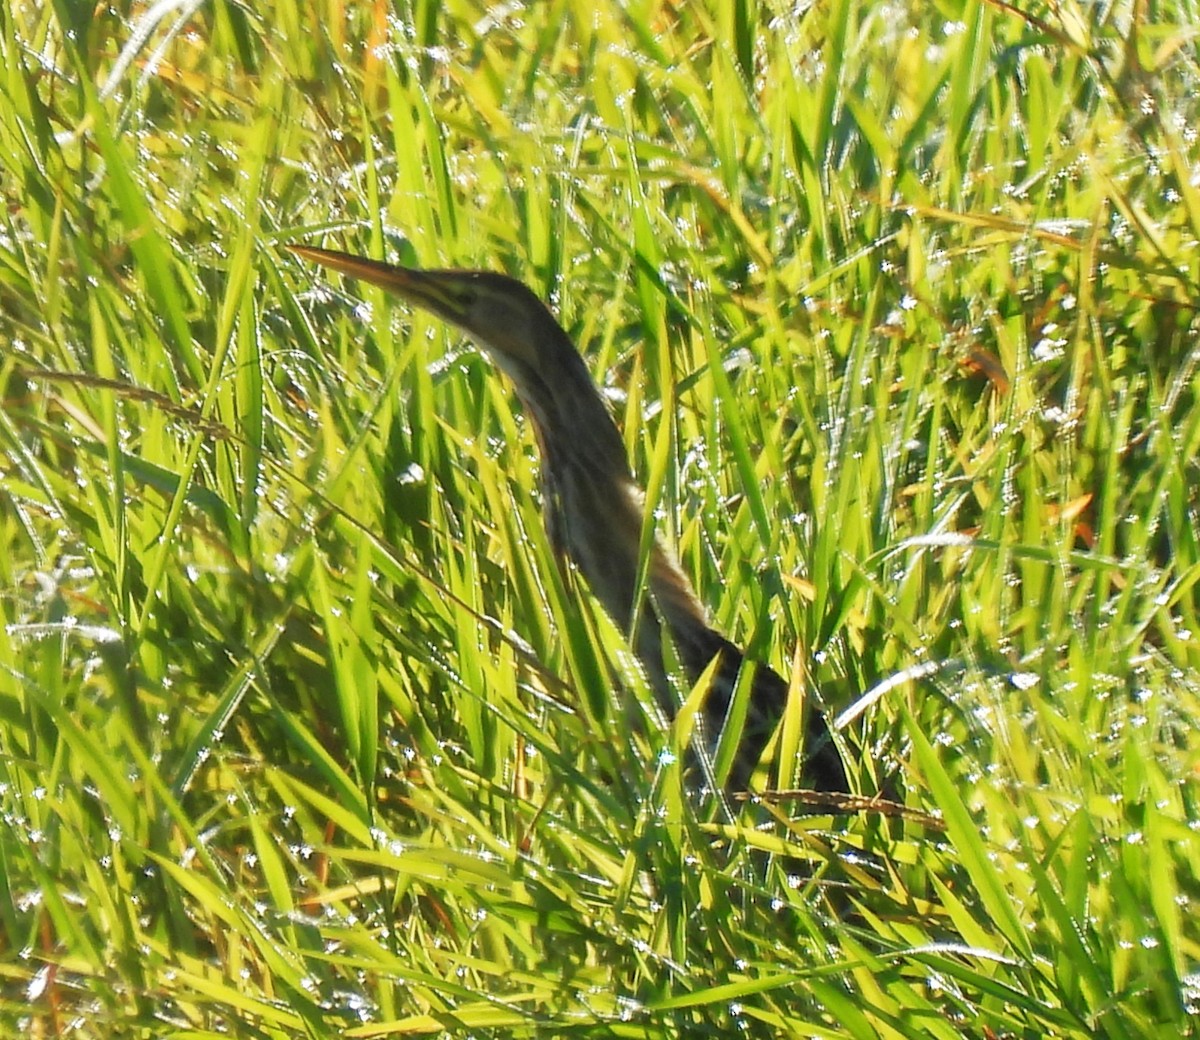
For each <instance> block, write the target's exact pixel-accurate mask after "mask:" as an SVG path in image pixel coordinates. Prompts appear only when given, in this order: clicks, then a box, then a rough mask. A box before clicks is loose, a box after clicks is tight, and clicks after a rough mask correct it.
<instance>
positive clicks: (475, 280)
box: [287, 245, 574, 390]
mask: <svg viewBox="0 0 1200 1040" xmlns="http://www.w3.org/2000/svg"><path fill="white" fill-rule="evenodd" d="M287 248H288V249H290V250H291V251H292V252H293V253H295V254H296V255H297V256H301V257H303V258H304V259H306V260H312V261H314V262H315V263H318V264H321V265H322V266H323V267H328V268H330V269H331V270H334V271H338V272H340V273H341V274H344V275H349V276H351V277H354V278H360V279H362V280H363V281H364V282H369V283H371V284H372V285H378V286H379V287H380V288H382V289H385V290H387V291H388V292H390V293H392V294H393V295H395V296H399V297H400V298H401V299H403V300H406V301H407V302H408V303H410V304H413V305H415V306H417V307H421V308H423V309H425V310H427V311H429V312H431V313H432V314H436V315H437V316H438V317H439V318H442V319H444V320H445V321H448V322H450V323H451V324H453V325H457V326H458V327H459V328H460V329H462V330H463V331H464V332H467V333H468V334H469V335H470V336H471V338H472V339H474V340H475V341H476V342H477V343H478V344H479V345H480V346H481V347H482V348H483V349H484V350H485V351H486V352H487V354H488V356H489V357H491V358H492V360H493V361H494V362H495V363H496V365H497V366H498V367H499V368H500V370H501V371H503V372H504V373H505V374H506V375H507V376H509V377H510V378H511V379H512V380H513V381H514V382H515V383H516V384H517V388H518V389H519V390H520V389H525V388H526V387H527V385H528V383H529V380H530V377H531V375H532V374H533V373H537V372H539V371H544V370H545V369H546V367H547V366H548V365H550V364H555V365H556V366H561V364H562V358H561V357H560V356H552V355H559V354H560V353H561V349H562V345H563V342H564V341H566V336H565V334H564V333H562V332H561V330H560V329H559V327H558V324H557V322H555V321H554V318H553V316H552V315H551V314H550V312H549V311H548V310H547V309H546V305H545V304H543V303H542V301H541V300H539V299H538V298H537V296H535V295H534V294H533V293H532V292H531V291H530V290H529V289H528V288H527V287H526V286H524V285H523V284H522V283H521V282H518V281H517V280H516V279H514V278H509V277H508V276H507V275H502V274H494V273H492V272H490V271H424V270H419V269H416V268H411V267H400V266H398V265H396V264H386V263H383V262H382V261H379V260H368V259H367V258H365V257H361V256H354V255H352V254H350V253H342V252H339V251H337V250H333V249H316V248H314V247H312V246H302V245H289V246H288V247H287ZM555 333H557V335H555ZM566 342H567V346H568V348H569V349H570V352H571V353H572V354H573V353H574V349H573V348H570V345H569V341H566Z"/></svg>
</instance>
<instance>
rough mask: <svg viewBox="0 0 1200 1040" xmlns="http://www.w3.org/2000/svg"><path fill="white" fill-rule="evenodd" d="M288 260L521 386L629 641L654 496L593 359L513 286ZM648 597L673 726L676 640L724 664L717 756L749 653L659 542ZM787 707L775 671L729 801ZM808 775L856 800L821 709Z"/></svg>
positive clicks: (650, 661) (587, 573) (652, 653)
mask: <svg viewBox="0 0 1200 1040" xmlns="http://www.w3.org/2000/svg"><path fill="white" fill-rule="evenodd" d="M288 248H289V249H291V250H292V251H293V252H295V253H297V254H298V255H299V256H302V257H304V258H305V259H308V260H312V261H315V262H316V263H319V264H322V265H323V266H325V267H329V268H331V269H333V270H335V271H339V272H341V273H342V274H346V275H350V276H353V277H355V278H361V279H362V280H364V281H367V282H370V283H372V284H374V285H378V286H381V287H382V288H384V289H387V290H389V291H390V292H392V293H394V294H396V295H397V296H400V297H401V298H403V299H405V300H407V301H408V302H410V303H412V304H415V305H417V306H420V307H423V308H425V309H426V310H428V311H431V312H432V313H434V314H436V315H438V316H439V317H441V318H443V319H445V320H446V321H448V322H451V323H452V324H454V325H457V326H458V327H459V328H461V329H463V330H464V331H465V332H467V334H468V335H470V336H471V338H472V339H474V340H475V341H476V342H477V343H478V344H479V346H480V347H482V348H483V350H484V351H485V353H486V354H487V355H488V356H489V357H490V358H491V359H492V361H493V362H494V363H495V364H496V366H497V367H498V368H499V369H500V370H501V371H503V372H504V373H505V374H506V375H507V376H508V377H509V378H510V379H511V380H512V382H513V385H514V386H515V387H516V391H517V394H518V396H519V397H520V398H521V401H522V404H523V405H524V407H525V410H526V412H527V414H528V415H529V416H530V418H531V419H532V420H533V425H534V430H535V432H536V435H537V439H538V444H539V447H540V449H541V456H542V465H541V480H542V495H543V497H542V508H543V515H544V519H545V523H546V529H547V531H548V533H549V536H550V540H551V543H552V544H553V546H554V547H555V549H556V551H558V552H559V553H560V554H562V555H563V556H565V557H567V558H568V559H570V560H571V561H572V562H573V563H574V564H575V566H576V567H577V568H578V569H579V571H580V573H581V574H582V575H583V577H584V578H585V579H586V580H587V583H588V585H589V587H590V588H591V590H592V592H593V593H594V594H595V596H596V598H597V599H599V600H600V602H601V603H602V604H603V605H604V608H605V610H607V611H608V613H609V614H610V615H611V616H612V618H613V620H614V621H615V622H616V623H617V625H618V626H620V627H621V628H622V629H623V630H624V631H626V632H628V631H629V630H630V626H631V624H632V621H633V617H632V615H633V611H634V606H635V602H636V599H637V593H638V588H637V579H638V561H639V542H640V539H641V531H642V513H643V507H642V496H641V492H640V490H639V489H638V487H637V485H636V484H635V483H634V481H633V478H632V476H631V475H630V471H629V464H628V462H627V460H626V457H625V445H624V443H623V441H622V440H621V435H620V433H619V432H618V431H617V427H616V425H615V424H614V423H613V420H612V417H611V416H610V415H609V412H608V409H607V408H606V407H605V405H604V402H603V400H602V399H601V397H600V394H599V393H598V392H597V390H596V387H595V385H594V384H593V383H592V380H591V377H590V376H589V374H588V371H587V367H586V366H585V365H584V363H583V358H582V357H580V355H579V353H578V351H577V350H576V349H575V347H574V345H573V344H572V343H571V341H570V339H569V338H568V337H567V334H566V333H565V332H564V331H563V330H562V328H560V327H559V324H558V322H557V321H555V320H554V317H553V315H552V314H551V313H550V311H549V310H548V309H547V308H546V306H545V305H544V304H543V303H542V302H541V300H539V299H538V298H537V297H536V296H535V295H534V294H533V293H532V292H531V291H530V290H529V289H528V288H527V287H526V286H524V285H522V284H521V283H520V282H517V281H515V280H513V279H512V278H508V277H506V276H504V275H499V274H492V273H489V272H484V271H421V270H414V269H411V268H405V267H398V266H395V265H393V264H385V263H381V262H379V261H376V260H368V259H365V258H362V257H356V256H352V255H351V254H348V253H341V252H336V251H333V250H328V249H314V248H312V247H309V246H299V245H293V246H289V247H288ZM647 585H648V588H647V593H648V595H647V596H646V597H645V602H644V603H643V604H642V606H641V608H640V610H639V612H638V619H637V629H636V633H635V637H634V643H635V646H634V649H635V651H636V652H637V655H638V657H639V658H640V659H641V661H642V663H643V665H644V666H645V668H646V670H647V672H648V674H649V677H650V680H651V683H652V684H653V686H654V689H655V690H656V692H657V695H658V700H659V704H660V706H661V708H662V709H663V711H664V712H665V713H666V715H667V717H668V718H673V717H674V715H675V713H676V711H677V710H678V704H677V703H676V700H675V695H674V694H673V693H672V691H671V686H670V683H669V681H668V677H667V674H666V670H665V667H664V664H663V652H662V631H663V629H664V628H665V629H666V630H667V632H668V633H669V634H670V637H671V640H672V642H673V644H674V646H675V649H676V652H677V654H678V656H679V661H680V664H682V666H683V669H684V672H685V674H686V676H687V678H688V680H689V681H691V682H693V683H694V682H695V681H696V680H697V679H698V678H699V677H700V675H701V674H702V673H703V672H704V670H705V669H706V668H707V667H708V666H709V664H710V663H711V662H712V660H713V658H714V657H717V656H718V655H719V656H720V662H719V664H718V666H717V670H716V675H715V678H714V681H713V682H712V684H711V687H710V689H709V690H708V692H707V694H706V697H705V701H704V708H703V712H702V716H703V718H702V722H703V730H704V733H705V739H706V741H707V742H709V744H710V747H711V745H712V744H714V743H715V738H716V737H717V736H718V735H719V734H720V732H721V728H722V726H723V724H724V721H725V716H726V712H727V710H728V707H729V702H730V699H731V697H732V694H733V690H734V685H735V682H736V679H737V675H738V670H739V668H740V667H741V665H742V660H743V658H742V653H741V651H740V650H739V649H738V648H737V647H736V646H734V645H733V644H732V643H731V642H729V640H727V639H725V638H724V637H723V636H722V635H720V634H719V633H717V632H715V631H714V630H713V629H712V628H710V627H709V625H708V622H707V620H706V619H705V616H704V611H703V609H702V608H701V606H700V604H699V602H698V601H697V600H696V597H695V595H694V593H693V592H692V588H691V585H690V584H689V582H688V580H687V578H686V577H685V576H684V574H683V572H682V571H681V570H680V569H679V566H678V564H677V563H676V562H675V560H674V559H673V558H672V557H671V555H670V554H669V553H668V552H667V550H666V549H665V548H664V547H663V546H662V545H661V544H660V543H659V542H658V541H655V543H654V545H653V547H652V549H651V557H650V564H649V568H648V579H647ZM787 695H788V687H787V683H785V682H784V680H783V679H782V678H781V677H780V676H779V675H778V674H776V673H775V672H774V671H772V670H771V669H770V668H768V667H767V666H766V665H763V664H759V665H757V666H756V670H755V673H754V680H753V686H752V688H751V695H750V708H749V711H748V713H747V718H746V721H745V725H744V727H743V730H742V736H741V741H740V744H739V748H738V754H737V756H736V757H735V760H734V763H733V765H732V768H731V770H730V776H729V778H728V786H729V788H730V789H734V790H737V789H743V788H745V786H746V785H747V784H748V783H749V781H750V778H751V776H752V774H753V772H754V768H755V766H756V765H757V764H758V761H759V759H760V758H761V756H762V753H763V750H764V748H765V746H766V744H767V742H768V741H769V739H770V737H771V735H772V733H773V732H774V730H775V728H776V726H777V724H778V722H779V719H780V717H781V716H782V714H783V709H784V705H785V704H786V701H787ZM802 776H803V778H804V781H805V782H806V783H807V784H808V785H809V786H812V787H814V788H816V789H817V790H821V791H834V792H846V791H849V785H848V783H847V780H846V773H845V770H844V768H843V765H842V760H841V757H840V756H839V754H838V752H837V749H836V747H835V746H834V744H833V742H832V740H831V738H830V734H829V729H828V727H827V725H826V723H825V719H824V718H823V717H822V715H821V714H820V712H818V711H817V710H815V709H813V708H810V709H809V711H808V721H807V732H806V740H805V761H804V763H803V772H802Z"/></svg>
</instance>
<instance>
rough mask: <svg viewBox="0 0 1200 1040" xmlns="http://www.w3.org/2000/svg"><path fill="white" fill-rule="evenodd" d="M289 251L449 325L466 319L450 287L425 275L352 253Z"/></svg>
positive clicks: (291, 246)
mask: <svg viewBox="0 0 1200 1040" xmlns="http://www.w3.org/2000/svg"><path fill="white" fill-rule="evenodd" d="M286 248H288V249H290V250H291V251H292V252H293V253H295V254H296V255H297V256H299V257H303V258H304V259H305V260H311V261H313V263H317V264H320V265H321V266H322V267H328V268H330V270H333V271H337V272H338V273H339V274H344V275H349V276H350V277H352V278H359V279H361V280H362V281H364V282H370V283H371V284H372V285H378V286H379V287H380V288H381V289H385V290H387V291H388V292H390V293H393V294H395V295H396V296H399V297H400V298H401V299H403V300H407V301H408V302H409V303H414V304H417V305H418V306H421V307H425V308H427V309H429V310H431V311H433V312H434V313H435V314H440V315H441V316H442V317H444V318H447V319H448V320H450V321H455V322H461V321H462V320H463V319H464V318H465V317H466V315H465V314H464V312H463V307H462V304H461V303H460V302H459V301H458V299H456V297H455V296H454V294H453V293H452V292H450V291H448V289H447V286H446V285H445V284H444V283H443V282H441V281H440V280H439V279H437V278H436V277H433V276H431V275H429V274H426V273H425V272H424V271H418V270H416V269H414V268H412V267H400V266H399V265H397V264H385V263H384V262H383V261H382V260H368V259H367V258H366V257H365V256H355V255H354V254H353V253H343V252H341V251H339V250H337V249H317V248H315V247H314V246H302V245H297V244H295V243H288V245H287V246H286Z"/></svg>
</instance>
